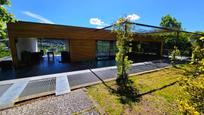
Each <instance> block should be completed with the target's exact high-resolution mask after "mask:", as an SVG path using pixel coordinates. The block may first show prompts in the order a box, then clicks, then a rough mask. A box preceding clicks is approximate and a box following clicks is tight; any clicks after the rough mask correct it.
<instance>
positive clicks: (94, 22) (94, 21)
mask: <svg viewBox="0 0 204 115" xmlns="http://www.w3.org/2000/svg"><path fill="white" fill-rule="evenodd" d="M89 23H90V24H92V25H96V26H101V25H103V24H104V22H103V21H101V20H100V19H98V18H90V20H89Z"/></svg>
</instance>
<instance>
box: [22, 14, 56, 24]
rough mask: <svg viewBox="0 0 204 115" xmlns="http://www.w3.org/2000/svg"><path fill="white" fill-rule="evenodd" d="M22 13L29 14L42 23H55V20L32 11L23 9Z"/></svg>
mask: <svg viewBox="0 0 204 115" xmlns="http://www.w3.org/2000/svg"><path fill="white" fill-rule="evenodd" d="M22 13H23V14H25V15H27V16H29V17H32V18H34V19H37V20H39V21H40V22H41V23H49V24H54V22H52V21H50V20H48V19H46V18H44V17H42V16H40V15H38V14H34V13H32V12H30V11H23V12H22Z"/></svg>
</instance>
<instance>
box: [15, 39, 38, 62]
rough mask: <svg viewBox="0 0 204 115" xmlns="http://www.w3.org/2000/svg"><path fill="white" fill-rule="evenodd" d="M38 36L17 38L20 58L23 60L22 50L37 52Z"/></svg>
mask: <svg viewBox="0 0 204 115" xmlns="http://www.w3.org/2000/svg"><path fill="white" fill-rule="evenodd" d="M37 43H38V42H37V38H29V39H28V38H17V43H16V49H17V57H18V60H21V52H23V51H29V52H37V51H38V44H37Z"/></svg>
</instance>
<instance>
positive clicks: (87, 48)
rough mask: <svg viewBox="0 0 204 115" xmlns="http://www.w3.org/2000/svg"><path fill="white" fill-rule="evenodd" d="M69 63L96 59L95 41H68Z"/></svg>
mask: <svg viewBox="0 0 204 115" xmlns="http://www.w3.org/2000/svg"><path fill="white" fill-rule="evenodd" d="M70 56H71V61H81V60H91V59H94V58H95V57H96V41H95V40H70Z"/></svg>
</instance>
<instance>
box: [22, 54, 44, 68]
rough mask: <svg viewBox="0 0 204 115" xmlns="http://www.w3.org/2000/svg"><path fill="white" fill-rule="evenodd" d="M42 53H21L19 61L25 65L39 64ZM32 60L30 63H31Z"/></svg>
mask: <svg viewBox="0 0 204 115" xmlns="http://www.w3.org/2000/svg"><path fill="white" fill-rule="evenodd" d="M42 56H43V55H42V52H28V51H23V52H22V53H21V61H22V63H23V64H25V65H33V64H36V63H39V62H40V60H41V59H42ZM31 60H32V61H31Z"/></svg>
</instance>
